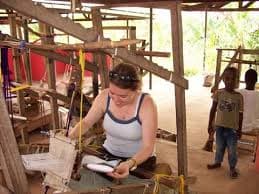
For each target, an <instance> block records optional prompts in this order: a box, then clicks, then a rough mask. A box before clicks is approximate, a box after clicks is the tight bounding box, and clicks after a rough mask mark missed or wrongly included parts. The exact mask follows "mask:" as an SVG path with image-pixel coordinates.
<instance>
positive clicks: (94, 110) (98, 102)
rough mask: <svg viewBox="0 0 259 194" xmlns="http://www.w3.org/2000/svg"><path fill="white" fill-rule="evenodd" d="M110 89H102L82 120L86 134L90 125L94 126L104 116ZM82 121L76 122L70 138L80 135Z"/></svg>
mask: <svg viewBox="0 0 259 194" xmlns="http://www.w3.org/2000/svg"><path fill="white" fill-rule="evenodd" d="M107 94H108V91H107V90H104V91H102V92H101V93H100V94H99V95H98V96H97V97H96V98H95V100H94V102H93V104H92V106H91V108H90V110H89V112H88V113H87V115H86V116H85V117H84V118H83V120H82V134H84V133H85V132H86V131H87V130H88V129H89V128H90V127H92V126H93V125H94V124H95V123H96V122H97V121H98V120H99V119H101V118H102V116H103V114H104V111H105V107H106V98H107ZM79 130H80V122H78V123H77V124H76V126H75V127H74V128H72V129H71V130H70V132H69V137H70V138H77V137H78V136H79Z"/></svg>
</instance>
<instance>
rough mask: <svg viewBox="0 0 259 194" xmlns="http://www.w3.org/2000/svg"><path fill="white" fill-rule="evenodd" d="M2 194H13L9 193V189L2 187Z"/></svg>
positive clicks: (0, 187) (0, 189) (0, 190)
mask: <svg viewBox="0 0 259 194" xmlns="http://www.w3.org/2000/svg"><path fill="white" fill-rule="evenodd" d="M0 193H1V194H13V193H12V192H11V191H9V190H8V189H7V188H5V187H3V186H2V185H0Z"/></svg>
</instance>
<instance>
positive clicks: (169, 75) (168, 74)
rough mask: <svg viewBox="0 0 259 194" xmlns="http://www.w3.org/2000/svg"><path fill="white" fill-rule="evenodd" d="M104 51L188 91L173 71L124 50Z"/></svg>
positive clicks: (180, 77)
mask: <svg viewBox="0 0 259 194" xmlns="http://www.w3.org/2000/svg"><path fill="white" fill-rule="evenodd" d="M104 50H105V52H107V53H110V54H114V55H115V54H116V55H115V56H116V57H119V58H121V59H123V61H125V62H127V63H130V64H132V65H135V66H137V67H140V68H142V69H144V70H146V71H149V72H151V73H152V74H154V75H157V76H159V77H161V78H163V79H165V80H168V81H169V82H171V83H174V84H176V85H178V86H180V87H183V88H185V89H188V81H187V80H186V79H185V78H184V77H182V76H179V75H178V74H177V73H175V72H173V71H169V70H167V69H165V68H163V67H162V66H159V65H157V64H156V63H154V62H151V61H149V60H148V59H146V58H144V57H142V56H137V55H136V54H135V53H133V52H130V51H128V50H127V49H126V48H117V49H115V50H111V49H104Z"/></svg>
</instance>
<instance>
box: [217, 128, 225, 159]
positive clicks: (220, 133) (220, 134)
mask: <svg viewBox="0 0 259 194" xmlns="http://www.w3.org/2000/svg"><path fill="white" fill-rule="evenodd" d="M225 130H226V129H224V127H217V128H216V154H215V163H216V164H219V163H221V162H222V161H223V158H224V153H225V149H226V146H227V144H226V143H227V142H226V138H225V135H224V133H225Z"/></svg>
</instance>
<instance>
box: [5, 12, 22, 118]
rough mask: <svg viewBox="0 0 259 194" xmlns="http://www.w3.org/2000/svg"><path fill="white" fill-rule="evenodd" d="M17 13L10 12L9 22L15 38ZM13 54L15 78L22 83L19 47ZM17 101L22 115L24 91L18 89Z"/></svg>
mask: <svg viewBox="0 0 259 194" xmlns="http://www.w3.org/2000/svg"><path fill="white" fill-rule="evenodd" d="M15 18H16V15H15V14H9V15H8V19H9V24H10V32H11V35H12V36H13V37H14V38H17V31H16V19H15ZM12 54H13V66H14V79H15V81H16V82H18V83H22V74H21V63H20V56H19V51H18V50H17V49H12ZM17 102H18V107H19V114H20V115H21V116H24V115H25V101H24V95H23V92H22V91H17Z"/></svg>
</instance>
